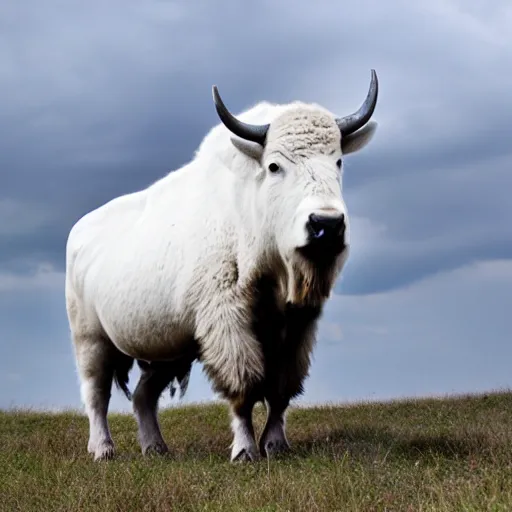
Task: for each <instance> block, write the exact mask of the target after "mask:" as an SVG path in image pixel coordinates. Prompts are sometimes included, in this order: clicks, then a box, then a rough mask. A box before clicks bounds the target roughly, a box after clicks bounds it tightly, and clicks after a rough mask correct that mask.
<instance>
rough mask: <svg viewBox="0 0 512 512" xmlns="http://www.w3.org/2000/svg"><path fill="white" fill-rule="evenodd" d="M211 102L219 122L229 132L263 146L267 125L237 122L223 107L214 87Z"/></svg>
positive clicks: (224, 106)
mask: <svg viewBox="0 0 512 512" xmlns="http://www.w3.org/2000/svg"><path fill="white" fill-rule="evenodd" d="M213 101H214V103H215V109H216V110H217V114H218V115H219V117H220V120H221V121H222V122H223V123H224V126H225V127H226V128H227V129H228V130H229V131H231V132H232V133H234V134H235V135H238V137H240V138H242V139H245V140H250V141H252V142H257V143H258V144H261V145H262V146H263V145H264V144H265V139H266V137H267V131H268V128H269V126H270V125H269V124H262V125H256V124H247V123H244V122H242V121H239V120H238V119H237V118H236V117H235V116H234V115H233V114H231V112H230V111H229V110H228V109H227V108H226V105H224V102H223V101H222V99H221V97H220V95H219V91H218V90H217V86H216V85H214V86H213Z"/></svg>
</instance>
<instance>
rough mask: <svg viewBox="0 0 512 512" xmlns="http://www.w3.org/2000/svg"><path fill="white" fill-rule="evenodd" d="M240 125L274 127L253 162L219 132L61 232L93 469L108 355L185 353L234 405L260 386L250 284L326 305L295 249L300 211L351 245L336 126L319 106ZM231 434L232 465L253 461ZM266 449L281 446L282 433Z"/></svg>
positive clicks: (263, 111)
mask: <svg viewBox="0 0 512 512" xmlns="http://www.w3.org/2000/svg"><path fill="white" fill-rule="evenodd" d="M239 119H241V120H243V121H246V122H251V123H256V124H258V123H271V127H270V130H269V132H268V139H267V143H266V145H265V148H264V150H262V151H261V152H260V153H258V151H255V152H253V153H252V154H251V151H249V150H248V149H247V148H245V150H244V148H243V147H242V145H241V144H237V141H236V140H235V141H233V140H232V139H233V135H232V134H231V133H230V132H229V131H228V130H227V129H226V128H225V127H224V125H222V124H219V125H218V126H216V127H214V128H213V129H212V130H211V131H210V132H209V133H208V134H207V135H206V137H205V138H204V140H203V141H202V143H201V145H200V147H199V149H198V151H197V153H196V154H195V156H194V158H193V159H192V160H191V161H190V162H189V163H188V164H186V165H184V166H183V167H182V168H180V169H178V170H175V171H174V172H171V173H169V174H168V175H166V176H165V177H163V178H162V179H160V180H158V181H156V182H155V183H153V184H151V185H150V186H148V187H147V188H146V189H144V190H141V191H138V192H135V193H131V194H126V195H123V196H121V197H118V198H115V199H113V200H111V201H110V202H108V203H107V204H105V205H103V206H101V207H99V208H97V209H96V210H94V211H92V212H90V213H88V214H87V215H85V216H84V217H82V218H81V219H80V220H79V221H78V222H77V223H76V224H75V225H74V226H73V228H72V230H71V232H70V234H69V237H68V241H67V247H66V301H67V311H68V317H69V323H70V327H71V333H72V338H73V342H74V346H75V352H76V361H77V367H78V372H79V377H80V380H81V383H82V387H81V389H82V393H81V394H82V400H83V402H84V404H85V407H86V411H87V414H88V416H89V419H90V442H89V449H90V450H91V451H92V452H94V454H95V457H96V458H104V457H108V456H111V455H112V454H113V443H112V439H111V437H110V433H109V431H108V425H107V420H106V414H107V409H108V400H109V396H110V386H111V382H112V371H111V366H112V365H111V364H110V362H109V358H111V357H112V356H111V354H112V350H117V351H119V352H120V353H121V354H125V355H126V356H129V357H130V358H135V359H138V360H143V361H170V360H175V359H177V358H180V357H181V356H182V355H183V354H184V353H186V352H187V350H189V349H190V346H191V343H192V341H195V342H197V343H198V344H199V349H200V353H201V360H202V361H203V362H204V363H205V365H208V366H209V367H210V368H212V369H213V371H214V374H215V378H216V379H217V380H219V381H221V382H222V386H223V388H224V389H226V390H227V391H228V392H229V393H228V394H229V395H230V396H235V395H243V394H244V393H245V392H246V390H247V389H248V388H249V387H250V386H251V385H252V384H254V383H257V382H259V381H261V379H262V378H263V377H264V361H263V353H262V347H261V344H260V343H259V342H258V340H257V339H256V337H255V335H254V333H253V329H252V328H251V319H252V316H251V307H252V304H253V289H252V286H253V283H254V280H255V279H256V278H257V277H258V275H259V273H260V272H261V270H262V269H266V270H268V269H271V270H272V272H273V273H274V275H275V277H276V279H277V281H278V282H279V286H280V293H279V303H280V307H282V308H284V307H285V304H286V303H287V302H289V303H293V304H298V305H300V304H316V305H321V304H322V303H323V301H324V300H325V299H326V298H327V297H326V296H325V293H324V292H321V293H320V292H319V293H316V294H315V293H314V290H313V288H314V283H313V281H314V280H313V278H312V277H311V276H310V275H309V274H310V273H311V272H310V268H309V266H310V265H308V264H307V263H306V262H305V261H302V260H301V259H300V258H299V257H298V256H297V253H296V248H297V247H300V246H303V245H304V244H306V243H307V231H306V223H307V221H308V217H309V215H310V214H311V213H317V214H318V213H324V214H325V213H326V212H327V213H333V214H344V215H345V221H346V224H347V231H346V243H347V245H348V242H349V228H348V214H347V209H346V206H345V203H344V201H343V197H342V170H341V169H340V168H338V166H337V160H338V159H340V158H342V144H340V132H339V129H338V127H337V125H336V123H335V121H334V116H333V114H331V113H330V112H328V111H327V110H325V109H324V108H322V107H320V106H318V105H307V104H303V103H299V102H296V103H292V104H289V105H271V104H268V103H260V104H258V105H256V106H255V107H253V108H251V109H250V110H248V111H246V112H244V113H242V114H240V115H239ZM360 133H361V135H360V136H358V135H357V132H356V134H355V135H353V136H351V144H352V146H351V147H353V148H355V150H359V149H360V148H361V147H362V146H363V145H364V144H365V143H367V142H368V140H369V138H368V136H367V135H368V130H366V131H364V130H362V131H361V132H360ZM365 137H366V138H367V139H368V140H366V141H365V140H364V138H365ZM241 149H242V150H241ZM347 150H348V151H350V148H349V146H347ZM270 164H277V165H278V166H279V167H278V169H279V170H278V171H277V172H271V171H270V170H269V166H270ZM346 257H347V251H344V252H343V253H342V254H341V255H340V256H339V258H338V261H337V263H336V265H335V266H334V268H333V270H332V272H331V274H330V275H329V276H328V278H327V279H328V289H329V290H328V291H330V288H331V287H332V285H333V283H334V281H335V279H336V276H337V275H338V273H339V272H340V271H341V269H342V267H343V264H344V262H345V260H346ZM114 347H115V348H114ZM139 409H141V408H140V407H139ZM135 412H136V414H137V417H138V420H139V424H140V430H141V432H142V437H143V439H142V442H143V443H144V445H145V446H144V447H143V449H144V450H146V449H147V448H148V445H151V439H153V438H155V439H156V440H155V441H154V443H153V444H155V443H156V444H158V443H160V440H161V436H160V434H159V431H158V432H157V430H156V429H155V426H154V421H155V420H154V418H153V419H151V418H150V419H149V420H145V419H144V417H145V415H144V414H142V413H140V411H139V412H137V409H136V411H135ZM146 416H148V417H151V414H149V415H148V414H146ZM145 421H149V422H151V424H150V425H145V423H144V422H145ZM233 428H234V433H235V438H234V446H233V455H232V456H233V458H236V457H237V455H239V452H240V451H241V450H246V451H247V452H248V453H249V454H250V457H252V455H253V454H254V453H255V445H254V441H253V439H252V438H251V435H249V434H248V432H249V430H248V429H247V426H246V424H245V420H244V418H240V417H238V416H236V415H235V417H234V423H233ZM281 430H282V433H281ZM267 437H268V439H267V441H268V442H269V443H270V442H274V441H279V440H282V439H281V438H283V439H285V437H284V430H283V429H281V427H280V426H279V422H278V423H276V424H275V425H271V426H270V427H269V429H268V434H267ZM148 439H149V440H148Z"/></svg>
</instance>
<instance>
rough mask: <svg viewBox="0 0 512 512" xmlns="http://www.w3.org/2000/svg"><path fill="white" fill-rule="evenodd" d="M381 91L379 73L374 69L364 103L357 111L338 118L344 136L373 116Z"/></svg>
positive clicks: (357, 128)
mask: <svg viewBox="0 0 512 512" xmlns="http://www.w3.org/2000/svg"><path fill="white" fill-rule="evenodd" d="M378 93H379V82H378V80H377V73H375V70H374V69H372V80H371V82H370V89H369V90H368V94H367V96H366V99H365V100H364V103H363V104H362V105H361V107H360V108H359V110H358V111H357V112H354V113H353V114H351V115H349V116H345V117H341V118H340V117H339V118H337V119H336V124H337V125H338V128H339V129H340V132H341V135H342V136H347V135H350V134H351V133H354V132H355V131H356V130H359V128H362V127H363V126H364V125H365V124H366V123H367V122H368V121H369V120H370V117H372V114H373V111H374V110H375V106H376V105H377V96H378Z"/></svg>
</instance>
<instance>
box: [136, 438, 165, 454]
mask: <svg viewBox="0 0 512 512" xmlns="http://www.w3.org/2000/svg"><path fill="white" fill-rule="evenodd" d="M167 453H169V448H167V445H166V444H165V443H164V442H163V441H159V442H156V443H151V444H149V445H148V446H146V447H144V448H143V449H142V454H143V455H144V456H145V457H151V456H154V455H157V456H158V455H166V454H167Z"/></svg>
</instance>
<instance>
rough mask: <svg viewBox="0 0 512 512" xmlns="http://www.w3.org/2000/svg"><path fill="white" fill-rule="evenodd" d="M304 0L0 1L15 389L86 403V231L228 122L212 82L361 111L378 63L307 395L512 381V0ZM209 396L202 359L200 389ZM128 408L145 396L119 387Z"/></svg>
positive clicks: (5, 384)
mask: <svg viewBox="0 0 512 512" xmlns="http://www.w3.org/2000/svg"><path fill="white" fill-rule="evenodd" d="M384 4H385V5H384ZM298 5H299V4H297V2H291V1H283V2H279V3H278V2H271V1H263V0H262V1H254V2H250V3H249V2H235V1H234V0H223V1H220V0H219V1H216V2H209V1H207V0H203V1H197V2H189V3H186V2H173V1H170V0H159V1H157V0H153V1H150V0H146V1H142V2H140V1H137V2H136V1H135V0H130V1H127V0H123V1H110V2H100V1H99V0H94V1H93V0H90V1H88V2H85V3H84V2H78V1H68V2H59V1H57V0H52V1H47V2H44V7H43V3H42V2H39V1H37V0H19V1H17V2H3V3H2V4H1V5H0V91H2V94H1V96H0V133H1V134H2V135H1V137H0V407H11V406H21V407H34V408H43V407H45V408H47V407H52V408H53V407H78V406H79V405H80V402H79V388H78V383H77V378H76V373H75V366H74V359H73V354H72V350H71V344H70V340H69V332H68V325H67V319H66V312H65V304H64V288H63V284H64V275H63V269H64V256H65V255H64V248H65V243H66V237H67V234H68V232H69V229H70V228H71V226H72V225H73V224H74V223H75V222H76V221H77V220H78V219H79V218H80V217H81V216H82V215H84V214H85V213H86V212H88V211H90V210H91V209H93V208H95V207H98V206H99V205H101V204H102V203H104V202H106V201H107V200H109V199H111V198H113V197H115V196H118V195H120V194H123V193H127V192H131V191H135V190H138V189H141V188H143V187H145V186H147V185H148V184H150V183H152V182H153V181H154V180H156V179H158V178H159V177H161V176H162V175H164V174H165V173H167V172H168V171H170V170H172V169H175V168H177V167H179V166H180V165H182V164H184V163H185V162H187V161H188V160H189V159H190V158H191V157H192V155H193V152H194V151H195V149H196V148H197V147H198V145H199V143H200V141H201V139H202V137H203V136H204V135H205V133H206V132H207V131H208V130H209V129H210V128H211V127H212V126H213V125H214V124H216V123H217V120H218V118H217V117H216V114H215V110H214V108H213V104H212V97H211V86H212V84H214V83H215V84H217V85H218V86H219V89H220V91H221V93H222V95H223V98H225V100H226V102H227V103H228V105H229V107H230V108H231V109H232V110H234V111H235V112H236V111H241V110H243V109H245V108H247V107H249V106H251V105H253V104H254V103H256V102H258V101H260V100H268V101H272V102H288V101H293V100H297V99H299V100H303V101H314V102H318V103H321V104H323V105H324V106H326V107H327V108H329V109H330V110H332V111H334V112H336V113H338V114H340V115H344V114H347V113H349V112H352V111H353V110H355V109H356V108H358V106H359V105H360V103H361V101H362V100H363V99H364V97H365V95H366V92H367V88H368V84H369V79H370V69H371V68H375V69H376V71H377V73H378V76H379V80H380V96H379V104H378V107H377V109H376V111H375V116H374V118H375V120H376V121H378V122H379V129H378V131H377V134H376V136H375V137H374V139H373V141H372V143H371V144H370V145H369V146H368V147H367V148H366V149H365V150H364V151H362V152H361V153H358V154H355V155H351V156H349V157H347V159H346V170H345V178H344V188H345V200H346V203H347V206H348V208H349V212H350V214H351V224H352V227H351V234H352V252H351V256H350V260H349V262H348V264H347V267H346V271H345V273H344V274H343V276H342V278H341V279H340V280H339V282H338V284H337V288H336V294H335V296H333V298H332V299H331V300H330V302H329V303H328V305H327V308H326V311H325V314H324V316H323V318H322V321H321V327H320V336H319V343H318V346H317V349H316V351H315V361H314V364H313V367H312V371H311V376H310V378H309V380H308V381H307V384H306V393H305V395H304V397H303V398H302V399H301V402H302V403H311V402H325V401H344V402H345V401H354V400H362V399H380V398H385V399H387V398H393V397H399V396H421V395H431V394H445V393H454V392H456V393H460V392H473V391H483V390H492V389H497V388H508V387H510V386H511V385H512V369H511V368H512V365H511V361H512V344H511V343H510V342H511V333H512V315H511V314H510V311H511V304H512V200H511V199H510V195H511V192H512V144H511V140H512V128H511V127H510V122H511V119H512V73H510V63H511V62H512V32H511V31H510V26H511V25H512V6H511V5H510V2H509V1H508V0H495V1H494V2H488V0H429V1H428V2H421V3H420V2H410V1H408V0H389V1H387V2H377V1H375V0H374V1H371V0H359V2H353V1H350V2H349V1H343V2H339V1H334V0H332V1H320V0H319V1H317V2H315V7H313V6H312V5H311V3H309V4H307V5H306V3H305V2H304V7H303V8H299V7H298ZM132 375H133V377H132V379H131V386H132V388H133V386H134V382H135V380H136V378H137V372H136V371H135V372H134V373H133V374H132ZM213 397H214V395H213V393H212V391H211V389H210V385H209V384H208V382H207V380H206V378H205V377H204V376H203V375H202V372H201V368H200V367H199V366H196V367H195V369H194V371H193V375H192V379H191V383H190V388H189V393H188V398H187V399H186V400H185V401H188V402H190V401H198V400H209V399H212V398H213ZM162 403H163V404H164V405H167V404H169V403H170V402H169V400H168V399H167V398H165V399H164V400H163V402H162ZM112 407H113V408H114V409H128V408H129V407H130V404H129V403H128V402H127V401H126V400H125V399H124V397H122V396H121V395H120V394H119V393H118V392H117V390H116V391H115V392H114V397H113V401H112Z"/></svg>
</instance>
